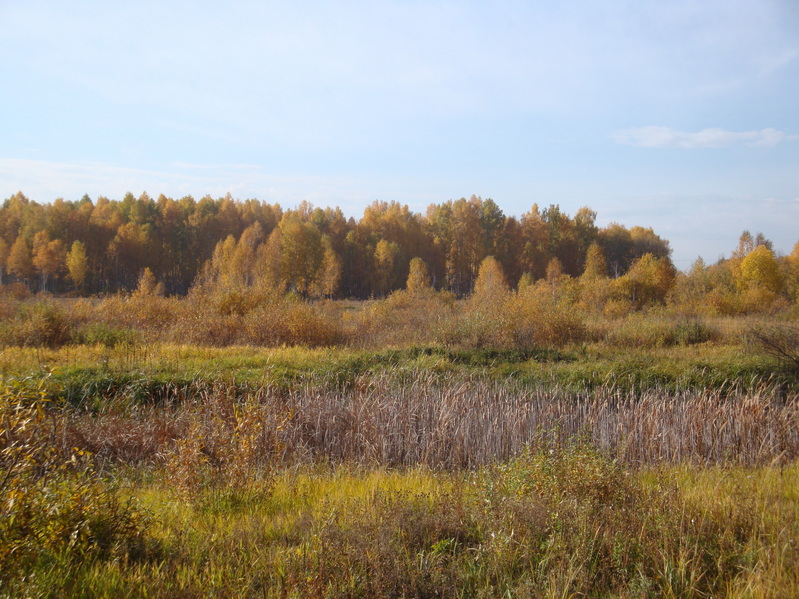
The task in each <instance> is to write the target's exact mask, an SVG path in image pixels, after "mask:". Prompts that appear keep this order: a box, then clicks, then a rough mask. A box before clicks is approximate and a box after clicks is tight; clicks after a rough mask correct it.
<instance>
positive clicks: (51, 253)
mask: <svg viewBox="0 0 799 599" xmlns="http://www.w3.org/2000/svg"><path fill="white" fill-rule="evenodd" d="M65 257H66V251H65V249H64V242H63V241H62V240H60V239H54V240H52V241H51V240H50V238H49V236H48V235H47V231H39V232H38V233H36V235H35V236H34V238H33V260H32V262H33V266H34V267H35V268H36V270H37V271H39V274H40V276H41V279H42V291H47V282H48V281H49V279H50V277H52V276H53V275H55V274H56V273H57V272H58V271H59V270H60V269H61V268H62V267H63V266H64V258H65Z"/></svg>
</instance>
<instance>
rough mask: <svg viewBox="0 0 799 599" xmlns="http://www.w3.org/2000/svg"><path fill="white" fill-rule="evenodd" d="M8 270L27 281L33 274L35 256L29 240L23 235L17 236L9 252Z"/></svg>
mask: <svg viewBox="0 0 799 599" xmlns="http://www.w3.org/2000/svg"><path fill="white" fill-rule="evenodd" d="M6 268H7V269H8V272H9V273H10V274H12V275H14V276H15V277H17V279H18V280H20V281H25V282H27V280H28V279H29V278H30V277H31V276H33V272H34V271H33V258H32V257H31V248H30V246H29V245H28V242H27V241H26V240H25V238H24V237H22V236H21V235H20V236H19V237H17V239H16V241H14V244H13V245H12V246H11V249H10V250H9V252H8V262H7V264H6Z"/></svg>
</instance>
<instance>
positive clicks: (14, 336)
mask: <svg viewBox="0 0 799 599" xmlns="http://www.w3.org/2000/svg"><path fill="white" fill-rule="evenodd" d="M73 328H74V324H73V323H72V322H71V321H70V320H69V319H68V318H67V316H66V315H65V314H64V313H63V312H62V311H61V310H60V309H59V308H57V307H56V306H54V305H53V304H50V303H44V302H41V303H36V304H33V305H23V306H20V307H19V308H18V310H17V312H16V314H15V316H14V317H13V318H11V319H10V320H8V321H6V322H5V323H3V325H2V326H0V343H2V344H3V345H18V346H24V347H60V346H62V345H65V344H67V343H69V342H70V341H71V340H72V332H73Z"/></svg>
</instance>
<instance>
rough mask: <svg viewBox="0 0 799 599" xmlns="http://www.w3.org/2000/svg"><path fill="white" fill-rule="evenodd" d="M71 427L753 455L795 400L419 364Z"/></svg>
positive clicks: (786, 431)
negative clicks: (493, 375) (483, 374)
mask: <svg viewBox="0 0 799 599" xmlns="http://www.w3.org/2000/svg"><path fill="white" fill-rule="evenodd" d="M165 410H167V412H168V413H165ZM245 421H246V422H248V423H251V424H250V425H248V426H249V428H248V429H247V430H246V431H245V430H244V429H242V427H241V423H242V422H245ZM253 422H257V426H256V425H253V424H252V423H253ZM71 430H72V435H71V437H70V439H69V442H70V443H73V444H76V445H78V446H80V445H83V446H85V447H86V448H87V449H89V450H91V451H92V452H94V453H95V454H96V455H98V456H106V457H108V458H112V459H113V458H116V459H120V460H122V461H137V460H148V459H155V460H157V459H158V457H159V456H162V455H164V451H166V450H168V449H169V447H170V446H171V445H173V444H174V443H176V442H177V441H178V440H180V439H183V438H185V437H187V436H192V437H194V438H196V439H198V440H197V443H196V444H195V445H196V447H198V448H201V447H204V448H206V451H210V448H214V449H213V451H214V452H215V455H221V453H224V452H225V451H227V450H226V449H223V446H224V445H225V444H226V443H234V442H235V443H242V440H241V435H244V434H246V435H250V436H251V437H252V438H251V439H250V440H249V441H247V447H248V455H249V456H250V458H248V459H253V456H257V455H261V456H262V461H268V462H270V463H284V464H285V463H292V464H293V463H308V462H317V461H327V462H332V463H354V464H362V465H380V466H391V467H394V466H411V465H426V466H429V467H432V468H443V469H461V468H475V467H479V466H482V465H486V464H491V463H495V462H499V461H504V460H507V459H509V458H512V457H514V456H517V455H519V454H520V453H522V452H523V451H524V450H525V449H526V448H530V447H533V448H535V447H537V446H543V445H546V446H552V445H553V444H554V445H555V446H558V445H567V444H569V443H573V442H574V441H575V439H579V440H581V441H585V442H588V443H590V444H591V445H592V446H594V447H595V448H597V449H598V450H599V451H601V452H603V453H604V454H606V455H607V456H609V457H612V458H615V459H618V460H620V461H622V462H623V463H626V464H630V465H644V464H650V463H662V462H666V463H681V462H691V463H699V464H717V463H730V464H740V465H757V464H767V463H772V462H774V461H775V460H776V461H778V462H780V463H784V462H787V461H789V460H792V459H795V458H796V457H799V398H797V397H796V396H795V395H790V396H785V395H784V394H783V393H781V392H780V391H779V389H776V388H774V387H773V386H769V385H766V384H763V385H760V386H755V387H754V388H752V387H747V388H743V387H740V386H736V385H731V386H729V387H727V388H724V389H721V390H715V391H699V390H696V389H685V390H677V391H676V392H675V391H673V390H666V389H661V388H657V387H654V388H646V389H643V390H640V391H634V390H629V389H621V388H616V387H614V386H613V385H612V384H607V385H604V386H602V387H600V388H597V389H593V390H584V391H575V390H574V389H567V388H564V387H559V386H543V385H542V386H537V387H529V386H522V385H520V384H516V383H513V382H505V383H498V382H496V381H489V380H484V379H480V378H479V377H473V378H468V379H465V380H463V379H462V380H452V379H450V378H447V377H445V376H440V375H435V374H431V373H430V372H413V373H410V374H407V373H406V375H405V376H404V377H403V381H402V383H400V382H398V379H397V377H392V376H389V375H374V374H371V375H364V376H362V377H358V378H357V379H356V381H355V384H354V385H353V386H352V387H351V388H348V389H346V390H332V389H326V388H321V389H320V388H315V387H312V386H311V385H307V386H305V387H302V386H300V387H299V388H294V389H291V390H288V391H287V390H285V389H282V390H281V389H276V388H272V387H269V386H263V387H259V388H253V389H251V390H250V391H246V392H243V391H242V390H241V388H240V387H236V386H234V385H233V384H229V383H228V384H222V383H217V384H209V385H207V386H205V387H204V388H198V389H195V391H194V395H193V396H191V397H188V398H185V399H183V400H182V402H181V403H179V404H175V405H173V406H172V407H170V408H164V407H163V406H162V407H152V408H145V407H140V406H139V407H135V408H134V409H130V408H128V409H127V410H124V411H122V412H120V411H114V410H110V411H109V412H108V413H107V414H105V415H100V416H97V415H95V416H87V415H83V416H76V417H74V419H73V422H72V426H71ZM198 451H199V450H198ZM209 459H210V458H209Z"/></svg>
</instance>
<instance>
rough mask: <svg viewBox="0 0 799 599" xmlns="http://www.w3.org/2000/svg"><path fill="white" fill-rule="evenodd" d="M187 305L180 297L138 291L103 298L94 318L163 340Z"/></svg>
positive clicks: (98, 304) (97, 306)
mask: <svg viewBox="0 0 799 599" xmlns="http://www.w3.org/2000/svg"><path fill="white" fill-rule="evenodd" d="M186 308H187V306H186V305H185V304H184V303H183V301H182V300H179V299H177V298H165V297H161V296H158V295H149V294H140V293H134V294H131V295H117V296H113V297H108V298H104V299H102V300H99V301H98V302H97V304H96V306H95V310H94V316H93V318H92V320H95V319H96V320H98V321H100V322H103V323H105V324H107V325H110V326H112V327H115V328H128V329H135V330H137V331H139V332H141V333H142V334H144V335H145V336H146V337H147V338H149V339H153V340H155V339H161V338H163V333H164V332H165V331H168V330H169V329H170V328H172V327H173V326H174V324H175V322H176V321H177V320H178V319H179V318H180V317H181V316H182V314H183V311H184V310H185V309H186Z"/></svg>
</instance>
